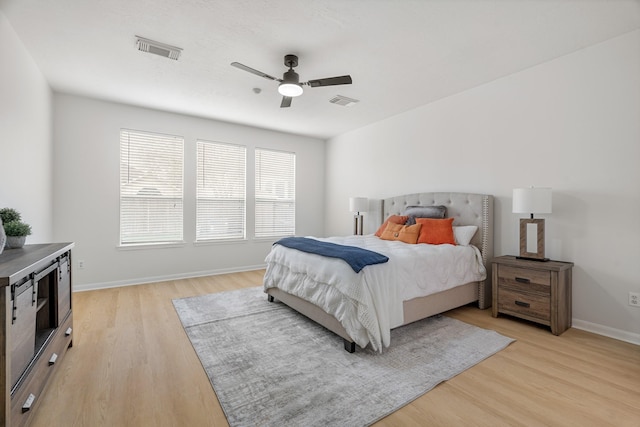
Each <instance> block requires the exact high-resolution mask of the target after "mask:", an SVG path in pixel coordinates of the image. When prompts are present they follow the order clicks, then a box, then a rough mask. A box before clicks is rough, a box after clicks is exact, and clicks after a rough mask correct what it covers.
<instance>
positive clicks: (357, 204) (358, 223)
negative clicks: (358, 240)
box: [349, 197, 369, 236]
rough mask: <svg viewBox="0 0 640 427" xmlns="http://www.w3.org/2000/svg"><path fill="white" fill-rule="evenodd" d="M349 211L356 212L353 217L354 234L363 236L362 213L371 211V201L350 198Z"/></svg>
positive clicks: (362, 198) (361, 198)
mask: <svg viewBox="0 0 640 427" xmlns="http://www.w3.org/2000/svg"><path fill="white" fill-rule="evenodd" d="M349 210H350V211H351V212H355V215H353V234H355V235H359V236H361V235H362V225H363V222H364V218H363V217H362V214H361V213H360V212H366V211H367V210H369V199H367V198H366V197H350V198H349Z"/></svg>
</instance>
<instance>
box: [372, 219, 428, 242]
mask: <svg viewBox="0 0 640 427" xmlns="http://www.w3.org/2000/svg"><path fill="white" fill-rule="evenodd" d="M421 228H422V225H421V224H414V225H401V224H394V223H392V222H390V223H389V224H388V225H387V228H385V229H384V231H383V232H382V235H381V236H380V238H381V239H382V240H399V241H401V242H404V243H410V244H415V243H416V242H417V241H418V236H420V229H421Z"/></svg>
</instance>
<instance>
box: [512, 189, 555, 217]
mask: <svg viewBox="0 0 640 427" xmlns="http://www.w3.org/2000/svg"><path fill="white" fill-rule="evenodd" d="M513 213H526V214H547V213H551V188H548V187H539V188H534V187H531V188H514V189H513Z"/></svg>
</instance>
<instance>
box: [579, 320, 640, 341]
mask: <svg viewBox="0 0 640 427" xmlns="http://www.w3.org/2000/svg"><path fill="white" fill-rule="evenodd" d="M571 323H572V325H571V326H572V327H574V328H576V329H581V330H583V331H587V332H593V333H594V334H598V335H604V336H605V337H609V338H614V339H617V340H620V341H625V342H628V343H631V344H636V345H640V334H636V333H634V332H628V331H623V330H621V329H616V328H610V327H609V326H604V325H599V324H597V323H591V322H587V321H584V320H578V319H572V322H571Z"/></svg>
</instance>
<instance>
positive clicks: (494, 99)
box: [325, 31, 640, 343]
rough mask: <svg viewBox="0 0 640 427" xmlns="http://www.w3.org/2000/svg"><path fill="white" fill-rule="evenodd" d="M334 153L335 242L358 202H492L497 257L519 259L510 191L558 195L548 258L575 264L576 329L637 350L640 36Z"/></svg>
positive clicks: (370, 132) (406, 116) (334, 147)
mask: <svg viewBox="0 0 640 427" xmlns="http://www.w3.org/2000/svg"><path fill="white" fill-rule="evenodd" d="M421 84H429V82H422V83H421ZM326 156H327V157H326V165H327V173H326V175H327V183H326V191H327V196H326V199H327V207H326V227H325V230H326V232H327V233H328V234H348V233H350V231H351V224H352V223H351V214H350V213H348V212H347V208H346V206H347V199H348V197H349V196H356V195H357V196H368V197H370V198H384V197H389V196H393V195H398V194H406V193H413V192H422V191H465V192H479V193H489V194H493V195H494V196H495V197H496V200H495V210H496V216H495V226H496V234H495V239H496V242H495V243H496V251H495V254H496V255H503V254H517V252H518V246H517V245H518V218H519V216H518V215H515V214H512V213H511V191H512V189H513V188H516V187H522V186H530V185H534V186H548V187H552V188H553V213H552V214H550V215H545V216H544V217H545V218H546V226H547V227H546V228H547V230H546V238H547V251H546V253H547V256H550V257H551V258H553V259H558V260H566V261H572V262H574V263H575V267H574V270H573V273H574V275H573V318H574V326H578V327H581V328H583V329H589V330H593V331H596V332H601V333H603V334H605V335H610V336H616V337H619V338H622V339H626V340H629V341H633V342H637V343H640V309H638V308H634V307H630V306H629V305H628V303H627V301H628V292H629V291H635V292H640V244H639V240H640V220H639V217H638V213H639V212H640V31H634V32H632V33H629V34H626V35H624V36H621V37H617V38H615V39H612V40H609V41H607V42H604V43H601V44H598V45H595V46H591V47H588V48H586V49H583V50H580V51H578V52H574V53H573V54H570V55H567V56H564V57H561V58H558V59H556V60H553V61H550V62H547V63H544V64H541V65H539V66H536V67H533V68H530V69H527V70H524V71H522V72H519V73H517V74H513V75H510V76H507V77H504V78H501V79H499V80H496V81H494V82H492V83H489V84H486V85H483V86H481V87H477V88H474V89H472V90H469V91H466V92H464V93H460V94H458V95H455V96H451V97H449V98H446V99H442V100H440V101H438V102H434V103H431V104H429V105H425V106H423V107H420V108H418V109H415V110H412V111H408V112H406V113H403V114H400V115H398V116H394V117H391V118H389V119H386V120H384V121H381V122H378V123H376V124H373V125H370V126H367V127H365V128H361V129H358V130H356V131H353V132H350V133H347V134H344V135H341V136H338V137H336V138H333V139H331V140H330V141H328V143H327V153H326ZM353 159H359V160H358V163H357V165H358V166H355V167H354V162H353ZM366 231H367V232H372V231H374V230H366Z"/></svg>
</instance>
